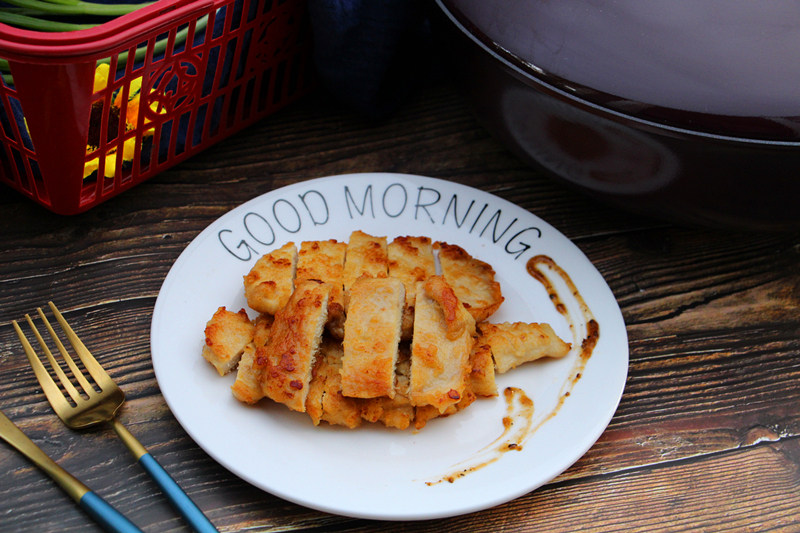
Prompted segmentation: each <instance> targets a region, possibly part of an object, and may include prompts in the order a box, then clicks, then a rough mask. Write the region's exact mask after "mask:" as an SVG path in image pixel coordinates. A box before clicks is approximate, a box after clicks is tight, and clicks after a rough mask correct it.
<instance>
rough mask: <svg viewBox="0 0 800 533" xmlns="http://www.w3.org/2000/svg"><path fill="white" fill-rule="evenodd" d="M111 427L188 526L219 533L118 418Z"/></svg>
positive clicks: (204, 531)
mask: <svg viewBox="0 0 800 533" xmlns="http://www.w3.org/2000/svg"><path fill="white" fill-rule="evenodd" d="M109 422H110V424H111V427H113V428H114V431H116V432H117V435H119V438H120V439H122V442H124V443H125V446H127V448H128V450H130V452H131V453H132V454H133V456H134V457H136V459H137V460H138V461H139V464H140V465H142V468H144V469H145V471H146V472H147V473H148V474H150V477H152V478H153V480H154V481H155V482H156V483H157V484H158V486H159V487H161V490H162V491H164V494H166V496H167V499H168V500H169V501H170V503H172V505H173V506H174V507H175V508H176V509H177V510H178V512H179V513H180V514H181V516H183V518H184V519H185V520H186V521H187V522H189V525H190V526H191V527H192V529H194V530H195V531H197V532H198V533H219V531H217V528H215V527H214V524H212V523H211V521H210V520H209V519H208V518H206V515H204V514H203V511H201V510H200V508H199V507H197V505H195V503H194V502H193V501H192V500H191V499H190V498H189V496H187V495H186V493H185V492H183V489H181V488H180V486H179V485H178V484H177V483H176V482H175V480H174V479H172V477H171V476H170V475H169V474H168V473H167V471H166V470H164V467H162V466H161V465H160V464H158V461H156V460H155V458H154V457H153V456H152V455H150V452H148V451H147V449H146V448H145V447H144V446H142V443H141V442H139V440H138V439H137V438H136V437H134V436H133V434H132V433H131V432H130V431H128V428H126V427H125V426H124V425H122V422H120V421H119V419H118V418H112V419H111V420H110V421H109Z"/></svg>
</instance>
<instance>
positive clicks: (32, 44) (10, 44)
mask: <svg viewBox="0 0 800 533" xmlns="http://www.w3.org/2000/svg"><path fill="white" fill-rule="evenodd" d="M213 9H214V0H160V1H158V2H154V3H153V4H151V5H148V6H144V7H141V8H139V9H137V10H136V11H133V12H131V13H128V14H127V15H122V16H119V17H117V18H115V19H113V20H110V21H108V22H106V23H104V24H100V25H98V26H95V27H93V28H88V29H85V30H77V31H72V32H64V33H46V32H38V31H32V30H24V29H20V28H15V27H12V26H8V25H5V24H2V23H0V56H2V57H4V58H5V59H8V60H18V61H24V62H34V63H40V64H41V63H66V62H72V61H81V60H85V58H86V57H87V56H94V57H99V56H102V55H103V54H104V53H106V52H107V51H108V50H111V49H112V48H118V47H119V45H120V43H122V42H127V41H128V40H130V41H134V40H136V39H137V37H138V36H140V35H141V34H142V33H143V32H148V31H150V30H153V29H160V28H166V27H167V26H170V25H171V24H172V23H174V21H175V19H176V18H183V17H188V16H192V15H197V17H198V18H199V17H200V16H201V15H202V14H204V13H209V12H211V11H213Z"/></svg>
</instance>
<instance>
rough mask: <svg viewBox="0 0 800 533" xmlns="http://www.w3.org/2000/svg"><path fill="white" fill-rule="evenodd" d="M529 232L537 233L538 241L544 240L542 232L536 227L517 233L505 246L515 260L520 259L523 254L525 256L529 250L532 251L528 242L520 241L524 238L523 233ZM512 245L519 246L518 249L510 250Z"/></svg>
mask: <svg viewBox="0 0 800 533" xmlns="http://www.w3.org/2000/svg"><path fill="white" fill-rule="evenodd" d="M529 231H535V232H536V238H537V239H541V238H542V230H540V229H539V228H537V227H535V226H531V227H529V228H525V229H523V230H520V231H518V232H516V233H515V234H514V235H513V236H512V237H511V238H510V239H508V242H507V243H506V245H505V250H506V253H509V254H511V255H513V256H514V259H515V260H516V259H519V258H520V256H521V255H522V254H524V253H525V252H527V251H528V250H530V249H531V245H530V244H528V243H527V242H522V241H519V240H518V239H519V238H520V236H522V234H523V233H527V232H529ZM512 244H515V245H517V246H518V248H516V249H514V250H512V249H511V248H510V247H511V245H512Z"/></svg>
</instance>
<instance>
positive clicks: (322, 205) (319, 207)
mask: <svg viewBox="0 0 800 533" xmlns="http://www.w3.org/2000/svg"><path fill="white" fill-rule="evenodd" d="M308 195H314V196H312V197H311V199H312V200H314V199H315V198H316V199H318V200H319V202H315V205H314V206H313V207H315V208H316V209H312V206H311V205H309V202H308V200H306V197H307V196H308ZM297 196H298V198H300V201H301V202H303V206H304V207H305V208H306V211H308V216H310V217H311V222H313V223H314V225H315V226H322V225H324V224H327V223H328V220H329V219H330V216H331V213H330V210H329V209H328V202H327V201H326V200H325V197H324V196H323V195H322V193H321V192H319V191H315V190H311V191H307V192H304V193H303V194H298V195H297ZM322 213H324V214H325V218H324V220H323V219H322V217H321V216H320V218H319V219H317V216H319V215H320V214H322Z"/></svg>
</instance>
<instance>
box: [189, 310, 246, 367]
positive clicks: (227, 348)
mask: <svg viewBox="0 0 800 533" xmlns="http://www.w3.org/2000/svg"><path fill="white" fill-rule="evenodd" d="M253 334H254V327H253V324H252V322H250V318H249V317H248V316H247V311H245V310H244V309H241V310H240V311H239V312H238V313H234V312H232V311H228V310H227V309H226V308H225V307H220V308H218V309H217V310H216V312H215V313H214V315H213V316H212V317H211V319H210V320H209V321H208V322H207V323H206V328H205V346H203V352H202V353H203V357H205V359H206V360H207V361H208V362H209V363H211V364H212V365H214V368H216V370H217V372H218V373H219V375H220V376H224V375H225V374H227V373H228V372H230V371H231V370H233V368H234V367H235V366H236V365H237V364H238V363H239V358H240V357H241V356H242V351H243V350H244V348H245V346H247V345H248V344H249V343H250V342H252V340H253Z"/></svg>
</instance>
